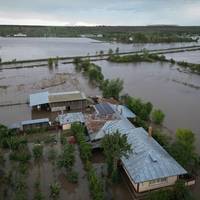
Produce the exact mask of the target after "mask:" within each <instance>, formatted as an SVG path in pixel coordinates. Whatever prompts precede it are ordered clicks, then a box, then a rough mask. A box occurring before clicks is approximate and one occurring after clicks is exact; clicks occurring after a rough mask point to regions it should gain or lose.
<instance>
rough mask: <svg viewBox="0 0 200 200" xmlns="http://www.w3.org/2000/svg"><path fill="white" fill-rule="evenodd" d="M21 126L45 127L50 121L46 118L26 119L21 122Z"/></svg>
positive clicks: (27, 127)
mask: <svg viewBox="0 0 200 200" xmlns="http://www.w3.org/2000/svg"><path fill="white" fill-rule="evenodd" d="M21 126H22V130H27V129H31V128H46V127H49V126H50V121H49V119H48V118H43V119H33V120H26V121H22V122H21Z"/></svg>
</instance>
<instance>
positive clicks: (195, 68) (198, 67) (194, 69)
mask: <svg viewBox="0 0 200 200" xmlns="http://www.w3.org/2000/svg"><path fill="white" fill-rule="evenodd" d="M176 63H177V65H179V66H181V67H183V68H185V69H189V70H190V71H191V72H195V73H198V74H200V64H194V63H188V62H184V61H178V62H176Z"/></svg>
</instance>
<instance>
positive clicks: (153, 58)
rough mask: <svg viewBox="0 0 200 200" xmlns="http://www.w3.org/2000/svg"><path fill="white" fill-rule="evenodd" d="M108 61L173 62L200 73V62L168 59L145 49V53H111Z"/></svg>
mask: <svg viewBox="0 0 200 200" xmlns="http://www.w3.org/2000/svg"><path fill="white" fill-rule="evenodd" d="M108 61H110V62H115V63H136V62H157V61H160V62H169V63H171V64H177V65H178V66H180V67H181V68H183V69H186V70H188V71H190V72H193V73H196V74H200V64H196V63H188V62H185V61H175V60H174V59H172V58H171V59H167V58H166V57H165V56H164V55H158V54H156V53H154V54H151V53H149V52H148V51H144V53H143V54H135V55H125V56H120V55H110V56H109V57H108Z"/></svg>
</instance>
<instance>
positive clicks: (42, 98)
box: [29, 92, 49, 106]
mask: <svg viewBox="0 0 200 200" xmlns="http://www.w3.org/2000/svg"><path fill="white" fill-rule="evenodd" d="M48 97H49V92H39V93H36V94H31V95H30V100H29V102H30V106H37V105H42V104H46V103H49V98H48Z"/></svg>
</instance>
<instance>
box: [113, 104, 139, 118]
mask: <svg viewBox="0 0 200 200" xmlns="http://www.w3.org/2000/svg"><path fill="white" fill-rule="evenodd" d="M110 106H111V107H112V109H113V110H114V111H115V112H118V113H119V114H120V115H121V116H123V117H125V118H135V117H136V115H135V113H133V112H132V111H131V110H130V109H128V108H127V107H126V106H124V105H117V104H110Z"/></svg>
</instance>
